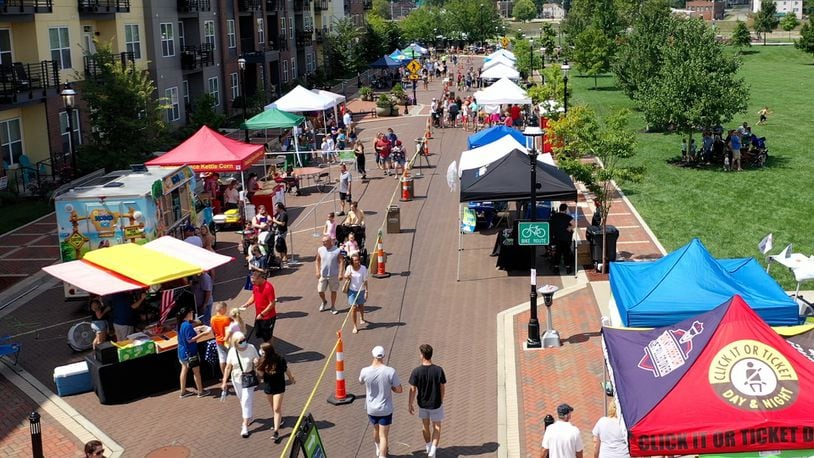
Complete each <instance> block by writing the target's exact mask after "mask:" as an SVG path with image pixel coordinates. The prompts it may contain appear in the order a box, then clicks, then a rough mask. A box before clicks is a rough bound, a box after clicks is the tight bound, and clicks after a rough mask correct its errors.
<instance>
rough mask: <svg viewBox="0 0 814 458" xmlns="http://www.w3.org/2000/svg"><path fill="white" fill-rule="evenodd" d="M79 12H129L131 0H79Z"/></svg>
mask: <svg viewBox="0 0 814 458" xmlns="http://www.w3.org/2000/svg"><path fill="white" fill-rule="evenodd" d="M79 12H80V13H89V14H115V13H129V12H130V0H79Z"/></svg>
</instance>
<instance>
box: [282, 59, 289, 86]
mask: <svg viewBox="0 0 814 458" xmlns="http://www.w3.org/2000/svg"><path fill="white" fill-rule="evenodd" d="M287 82H288V61H287V60H284V61H283V83H287Z"/></svg>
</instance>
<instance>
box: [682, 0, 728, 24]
mask: <svg viewBox="0 0 814 458" xmlns="http://www.w3.org/2000/svg"><path fill="white" fill-rule="evenodd" d="M725 5H726V3H725V2H724V1H723V0H693V1H689V2H687V4H686V6H685V8H686V9H687V10H690V11H692V12H693V13H694V14H695V15H696V16H697V17H700V18H701V19H703V20H705V21H712V20H716V21H719V20H721V19H723V18H724V7H725Z"/></svg>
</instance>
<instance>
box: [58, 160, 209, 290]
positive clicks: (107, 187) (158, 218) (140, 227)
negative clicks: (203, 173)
mask: <svg viewBox="0 0 814 458" xmlns="http://www.w3.org/2000/svg"><path fill="white" fill-rule="evenodd" d="M194 177H195V174H194V172H193V171H192V169H191V168H190V167H188V166H182V167H173V168H167V167H149V166H144V165H134V166H132V167H131V169H130V170H119V171H115V172H111V173H108V174H104V175H101V174H93V175H91V176H90V177H88V178H87V179H84V180H80V181H77V182H74V183H71V184H70V185H68V186H66V187H63V188H61V189H59V190H57V192H56V193H55V195H54V200H55V202H56V218H57V225H58V228H59V229H58V234H59V246H60V255H61V258H62V262H67V261H74V260H79V259H82V258H83V257H84V256H85V254H86V253H88V252H89V251H92V250H96V249H99V248H105V247H109V246H113V245H119V244H123V243H127V242H133V243H137V244H145V243H147V242H149V241H151V240H153V239H156V238H158V237H161V236H163V235H180V232H181V230H182V228H183V226H185V225H187V224H192V225H195V226H197V225H198V224H199V219H200V216H199V212H200V210H201V209H200V208H196V197H195V192H194V189H195V179H194ZM64 289H65V297H66V298H67V299H71V298H81V297H85V296H87V293H86V292H85V291H83V290H81V289H79V288H77V287H75V286H72V285H70V284H67V283H66V284H65V286H64Z"/></svg>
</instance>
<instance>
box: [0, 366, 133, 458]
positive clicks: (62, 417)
mask: <svg viewBox="0 0 814 458" xmlns="http://www.w3.org/2000/svg"><path fill="white" fill-rule="evenodd" d="M0 362H2V364H0V375H2V376H3V377H5V378H6V379H7V380H8V381H9V382H11V383H12V384H13V385H14V386H16V387H17V388H18V389H20V391H22V392H23V393H25V394H26V395H27V396H28V397H29V398H31V399H32V400H33V401H34V402H36V403H37V404H38V405H39V406H40V407H42V409H43V410H44V411H45V412H47V413H48V414H49V415H51V416H52V417H54V419H55V420H56V421H57V422H59V424H61V425H62V426H64V427H65V429H67V430H68V432H70V433H71V434H73V435H74V436H75V437H76V438H77V439H79V442H81V443H83V444H84V443H86V442H88V441H90V440H93V439H97V440H100V441H102V443H103V444H104V446H105V449H107V450H108V451H109V453H110V454H109V455H108V456H109V457H110V458H118V457H120V456H122V454H123V453H124V448H122V446H121V445H119V444H118V443H116V442H115V441H114V440H113V439H111V438H110V437H108V436H107V435H106V434H105V433H104V432H102V431H101V430H100V429H99V428H98V427H97V426H96V425H94V424H93V423H91V422H90V420H88V419H87V418H85V417H84V416H82V415H81V414H80V413H79V412H77V411H76V410H74V408H73V407H71V406H70V405H68V403H67V402H65V401H63V400H62V399H60V398H59V397H58V396H57V395H55V394H54V393H53V392H52V391H51V390H49V389H48V388H47V387H46V386H45V385H43V384H42V383H40V382H39V381H38V380H37V379H36V378H34V376H32V375H31V374H29V373H28V372H27V371H25V370H24V369H22V368H21V367H20V366H19V365H17V366H12V365H11V364H10V363H9V361H8V360H7V359H6V358H5V357H3V358H0Z"/></svg>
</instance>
